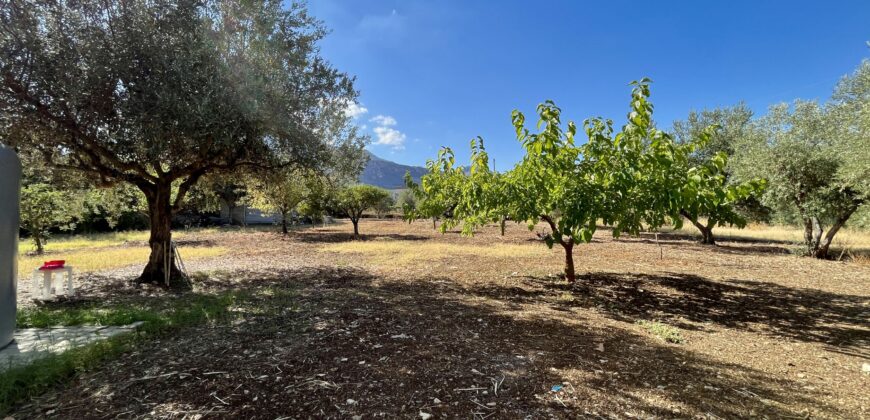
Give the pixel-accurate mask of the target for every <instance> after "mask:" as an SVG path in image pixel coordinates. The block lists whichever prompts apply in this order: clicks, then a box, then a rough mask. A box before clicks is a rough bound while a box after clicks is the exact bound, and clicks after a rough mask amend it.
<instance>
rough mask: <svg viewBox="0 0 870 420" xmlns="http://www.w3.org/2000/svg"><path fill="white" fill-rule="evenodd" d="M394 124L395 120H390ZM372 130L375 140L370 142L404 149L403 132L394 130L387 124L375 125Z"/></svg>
mask: <svg viewBox="0 0 870 420" xmlns="http://www.w3.org/2000/svg"><path fill="white" fill-rule="evenodd" d="M392 121H393V123H394V124H395V121H396V120H392ZM372 131H374V132H375V135H376V136H377V140H375V142H374V143H372V144H379V145H384V146H390V147H392V148H393V149H404V148H405V138H406V136H405V133H403V132H401V131H399V130H396V129H395V128H392V127H387V126H383V125H382V126H379V127H375V128H374V129H373V130H372Z"/></svg>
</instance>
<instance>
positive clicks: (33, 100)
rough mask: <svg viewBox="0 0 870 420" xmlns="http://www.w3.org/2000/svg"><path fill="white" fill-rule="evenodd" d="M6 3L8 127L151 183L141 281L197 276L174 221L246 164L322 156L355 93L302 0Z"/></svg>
mask: <svg viewBox="0 0 870 420" xmlns="http://www.w3.org/2000/svg"><path fill="white" fill-rule="evenodd" d="M3 4H4V6H3V7H2V8H0V131H2V132H0V136H2V137H3V139H4V142H8V143H10V144H11V145H12V146H15V147H17V148H19V149H30V150H33V151H37V152H39V153H41V154H42V155H43V156H44V158H45V159H46V161H47V162H49V164H51V165H53V166H55V167H62V168H70V169H74V170H78V171H83V172H85V173H87V174H88V176H89V177H90V178H92V179H93V180H94V181H95V182H97V183H100V184H102V185H112V184H117V183H128V184H130V185H133V186H135V187H136V188H138V189H139V190H141V191H142V193H143V194H144V196H145V198H146V201H147V206H148V214H149V218H150V222H151V223H150V224H151V234H150V237H149V240H148V242H149V245H150V247H151V255H150V257H149V259H148V263H147V265H146V266H145V268H144V269H143V271H142V274H141V276H140V278H139V280H140V281H142V282H160V283H163V282H164V281H165V282H166V283H170V284H179V285H180V284H184V283H185V282H183V281H177V280H181V279H182V275H181V273H180V271H179V269H178V267H177V266H176V264H175V262H174V256H173V255H172V251H171V247H170V241H171V238H172V235H171V229H170V227H171V226H170V222H171V219H172V216H173V213H175V212H177V211H178V210H179V209H180V208H181V206H182V203H183V201H184V199H185V196H186V195H187V193H188V192H189V191H190V189H191V188H192V187H193V186H194V185H195V184H196V183H197V181H199V180H200V179H201V178H202V177H203V176H205V175H206V174H209V173H213V172H216V171H227V170H233V169H235V168H238V167H242V166H255V167H282V166H287V165H290V164H295V165H298V166H311V167H313V166H317V165H318V163H322V162H324V161H325V159H324V157H323V152H324V150H325V149H326V148H327V146H328V144H327V142H325V141H324V139H323V138H322V136H320V135H319V132H318V130H316V126H317V125H318V124H317V121H319V120H321V119H323V118H328V117H329V116H330V115H336V114H342V113H343V111H344V107H346V106H347V104H348V103H350V102H352V101H353V100H354V99H355V96H356V92H355V91H354V89H353V83H352V81H353V80H352V79H351V78H350V77H348V76H347V75H345V74H343V73H341V72H339V71H337V70H336V69H334V68H333V67H331V66H330V65H329V64H328V63H327V62H325V60H324V59H323V58H322V57H321V56H320V55H319V50H318V47H317V42H318V41H319V40H320V39H321V38H322V37H323V35H324V34H325V33H326V31H325V29H324V27H323V26H322V24H321V23H320V22H318V21H316V20H314V19H313V18H312V17H311V16H309V15H308V13H307V11H306V9H305V7H304V5H300V4H297V3H293V4H292V5H290V6H288V8H285V7H284V6H283V4H282V2H280V1H278V0H260V1H249V2H224V1H219V0H205V1H187V0H185V1H180V2H179V1H170V0H154V1H149V2H105V1H97V0H83V1H76V2H56V1H52V0H8V1H5V2H4V3H3ZM167 258H168V259H169V261H167Z"/></svg>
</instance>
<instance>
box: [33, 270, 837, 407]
mask: <svg viewBox="0 0 870 420" xmlns="http://www.w3.org/2000/svg"><path fill="white" fill-rule="evenodd" d="M599 277H600V276H599ZM231 278H232V279H233V280H232V281H228V280H226V281H225V282H226V287H232V288H239V287H243V288H247V289H249V290H251V291H252V292H253V295H254V296H256V299H258V300H256V301H255V302H253V303H248V304H245V305H241V304H240V307H239V310H238V316H239V318H238V319H237V320H236V321H234V322H232V323H231V325H226V326H220V325H218V326H213V327H208V328H198V329H193V330H189V331H185V332H183V333H180V334H177V335H175V336H173V337H170V338H168V339H162V340H156V341H153V342H148V343H144V344H143V345H142V346H141V348H139V349H137V350H136V354H135V355H131V357H125V358H122V359H120V360H118V361H116V362H114V363H113V364H112V365H111V366H108V367H105V368H103V369H100V370H99V371H97V372H96V373H93V374H89V375H88V376H86V377H83V378H81V379H80V380H78V381H77V383H75V384H74V385H73V386H72V387H70V388H69V389H65V390H63V391H61V393H62V395H60V396H53V397H52V398H50V399H49V400H47V401H48V402H46V404H51V407H53V408H52V409H53V410H57V411H55V412H61V410H62V412H63V413H64V414H65V415H66V416H68V417H69V418H73V417H75V416H85V417H86V416H87V414H88V413H93V412H95V410H98V411H99V412H100V413H103V415H105V414H106V413H115V414H123V415H129V416H132V417H137V416H143V415H145V416H148V415H150V416H164V415H165V416H175V417H182V416H184V415H187V414H191V413H200V414H202V413H212V414H215V415H220V416H223V417H247V418H250V417H267V416H268V417H276V416H290V417H312V416H313V417H320V418H339V417H341V418H346V417H350V416H354V415H364V416H365V417H369V416H378V415H383V416H387V417H391V416H404V417H409V416H410V417H418V413H420V412H425V413H432V414H434V415H436V416H438V417H442V416H443V417H464V418H469V417H472V418H485V417H487V416H491V415H494V416H495V417H496V418H505V417H510V418H518V417H525V416H531V417H532V418H543V417H557V418H577V417H582V416H587V417H589V416H600V415H603V416H619V417H622V416H623V413H631V414H632V415H638V416H642V417H645V416H659V417H668V418H672V417H695V416H707V415H710V414H712V415H715V416H719V417H725V418H733V417H747V416H750V415H756V416H771V417H787V416H801V417H803V416H805V415H806V413H804V412H802V410H803V409H805V408H806V407H812V408H813V409H815V410H820V411H823V412H825V413H833V415H843V413H842V412H841V411H840V410H841V407H833V406H829V405H825V404H824V403H823V402H822V401H820V400H819V398H818V397H819V394H821V393H824V392H825V391H813V392H812V393H811V392H809V391H807V390H805V389H803V388H801V387H800V386H799V384H797V383H795V382H793V381H790V380H785V379H782V378H780V377H772V376H770V375H768V374H766V373H764V372H761V371H757V370H754V369H751V368H749V367H746V366H742V365H739V364H732V363H723V362H721V361H718V360H714V359H711V358H709V357H706V356H703V355H700V354H696V353H693V352H691V351H688V350H685V349H683V348H680V347H679V346H674V345H668V344H665V343H658V342H654V341H652V340H650V339H649V338H647V337H645V336H640V335H637V334H635V333H633V332H631V331H629V330H624V329H620V328H614V327H608V326H602V325H601V324H600V323H595V322H593V321H590V320H584V319H581V318H580V317H578V316H576V314H568V315H567V316H559V314H558V313H556V314H552V313H551V314H543V313H539V312H537V311H516V310H512V309H511V308H509V307H506V305H505V303H506V302H510V301H512V299H514V298H515V295H517V294H518V291H517V290H515V289H505V290H503V291H502V292H500V293H489V294H487V295H486V297H485V298H482V297H480V296H477V297H475V296H474V295H469V290H468V289H465V288H462V287H460V286H458V285H457V284H456V283H454V282H453V281H452V280H450V279H448V278H443V277H433V276H421V277H414V278H409V279H404V280H401V281H399V280H392V279H385V278H380V277H378V276H375V275H373V274H372V273H370V272H368V271H365V270H362V269H357V268H336V267H326V266H321V267H305V268H300V269H294V270H281V271H278V272H269V273H259V272H251V271H241V272H236V273H233V275H232V276H231ZM587 280H588V279H587ZM596 281H598V280H596ZM607 281H609V280H606V279H605V280H601V281H600V283H601V284H600V285H596V287H603V288H604V289H611V287H610V286H609V284H608V283H607ZM661 281H662V282H667V281H668V280H661ZM674 281H676V282H677V283H684V282H683V281H682V280H679V279H677V280H674ZM669 287H682V288H685V287H689V288H690V292H691V293H703V294H705V295H711V296H715V295H716V294H717V293H719V295H720V296H721V295H723V294H724V295H727V292H724V293H723V291H721V290H719V291H718V292H717V291H716V290H715V289H716V287H717V286H711V285H707V284H705V283H703V282H701V284H696V285H690V286H686V285H682V284H680V285H671V286H669ZM734 287H737V286H734ZM711 288H712V289H714V290H707V289H711ZM281 291H284V292H281ZM472 292H473V291H472ZM285 295H291V296H292V298H291V299H290V300H289V301H288V300H286V299H280V298H279V297H280V296H285ZM538 297H539V296H538V295H536V294H526V295H521V296H520V298H521V299H527V300H529V301H533V300H536V299H537V298H538ZM711 299H714V298H711ZM720 300H721V298H720ZM673 303H674V304H678V303H677V302H673ZM682 307H683V308H684V310H686V311H689V310H690V309H692V310H691V311H689V312H693V311H694V312H697V309H693V308H692V307H691V306H686V305H683V306H682ZM712 316H713V315H712V314H708V315H706V317H708V318H709V317H712ZM599 349H600V350H603V351H599ZM130 378H134V380H132V381H131V379H130ZM135 378H149V380H147V381H144V380H143V381H137V380H135ZM496 384H498V386H497V385H496ZM553 385H560V386H562V389H561V390H559V391H558V392H551V388H552V387H553ZM95 387H96V388H97V389H99V392H93V391H88V390H93V389H95ZM822 395H823V394H822ZM436 399H437V401H436ZM39 404H40V403H39V402H36V403H35V405H34V406H33V407H39V406H40V405H39ZM33 409H35V408H33ZM22 414H27V413H26V412H25V413H22Z"/></svg>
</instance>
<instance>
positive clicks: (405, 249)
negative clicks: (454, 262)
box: [322, 239, 553, 266]
mask: <svg viewBox="0 0 870 420" xmlns="http://www.w3.org/2000/svg"><path fill="white" fill-rule="evenodd" d="M322 249H323V250H324V251H328V252H336V253H340V254H362V255H364V256H365V257H366V260H367V262H369V263H371V264H375V265H387V264H390V265H403V266H405V265H414V264H418V263H421V262H431V261H438V260H442V259H449V258H456V257H463V256H475V257H486V258H499V259H505V258H540V257H547V256H549V255H550V254H551V253H552V252H553V251H551V250H549V249H547V247H545V246H543V245H541V244H529V245H518V244H498V243H497V244H491V245H473V244H462V243H439V242H429V241H414V240H393V239H382V240H375V241H351V242H342V243H336V244H330V245H326V246H325V247H323V248H322Z"/></svg>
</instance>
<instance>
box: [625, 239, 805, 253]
mask: <svg viewBox="0 0 870 420" xmlns="http://www.w3.org/2000/svg"><path fill="white" fill-rule="evenodd" d="M689 239H697V238H685V239H679V238H675V237H673V236H672V237H669V238H667V239H665V238H662V237H660V238H659V240H658V241H656V240H655V238H652V239H650V238H647V237H646V236H643V237H629V238H621V239H616V241H617V242H626V243H641V244H649V245H656V246H661V247H663V248H664V249H666V250H668V251H667V252H680V251H682V250H685V249H693V250H697V249H703V250H709V251H712V252H718V253H723V254H737V255H750V254H783V255H784V254H789V253H791V251H789V249H788V248H785V247H783V246H777V245H740V246H733V245H725V244H724V243H725V242H732V241H720V242H718V243H717V244H715V245H704V244H701V243H699V242H698V241H697V240H692V241H691V242H688V243H687V241H688V240H689ZM742 243H767V241H757V242H751V241H744V242H742Z"/></svg>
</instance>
